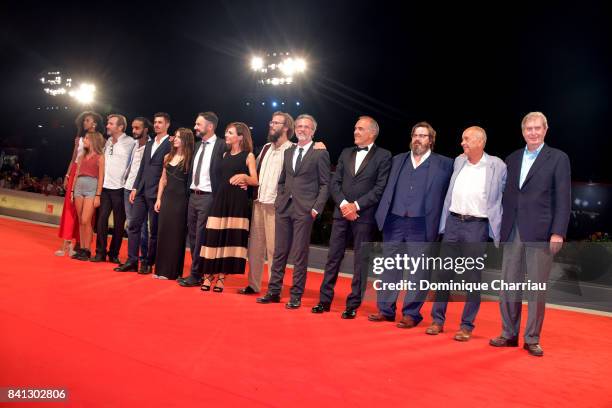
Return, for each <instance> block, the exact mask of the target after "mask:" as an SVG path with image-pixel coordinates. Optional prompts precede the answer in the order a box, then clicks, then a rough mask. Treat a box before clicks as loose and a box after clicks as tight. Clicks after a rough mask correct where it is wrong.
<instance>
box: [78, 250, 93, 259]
mask: <svg viewBox="0 0 612 408" xmlns="http://www.w3.org/2000/svg"><path fill="white" fill-rule="evenodd" d="M90 256H91V252H90V251H89V250H88V249H81V251H80V252H79V253H78V255H77V256H76V257H75V258H74V259H76V260H77V261H89V260H90Z"/></svg>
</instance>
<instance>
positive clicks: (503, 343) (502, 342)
mask: <svg viewBox="0 0 612 408" xmlns="http://www.w3.org/2000/svg"><path fill="white" fill-rule="evenodd" d="M489 345H490V346H493V347H518V339H507V338H505V337H504V336H499V337H496V338H494V339H491V340H489Z"/></svg>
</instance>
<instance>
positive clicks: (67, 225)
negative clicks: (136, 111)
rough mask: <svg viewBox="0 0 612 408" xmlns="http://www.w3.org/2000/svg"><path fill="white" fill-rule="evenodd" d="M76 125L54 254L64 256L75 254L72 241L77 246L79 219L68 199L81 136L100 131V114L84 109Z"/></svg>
mask: <svg viewBox="0 0 612 408" xmlns="http://www.w3.org/2000/svg"><path fill="white" fill-rule="evenodd" d="M74 123H75V125H76V127H77V135H76V137H75V138H74V145H73V148H72V157H71V158H70V164H69V165H68V171H67V172H66V176H65V177H64V191H66V195H65V197H64V207H63V208H62V217H61V218H60V226H59V232H58V235H59V237H60V238H62V239H63V243H62V247H61V248H60V249H59V250H57V251H55V255H57V256H64V254H66V253H68V254H69V255H70V256H75V254H76V253H75V246H74V245H73V243H72V240H73V239H74V240H75V241H76V247H77V248H78V246H79V221H78V219H77V213H76V208H75V206H74V203H73V202H72V200H71V199H70V192H71V191H72V189H73V186H74V180H75V178H76V169H77V165H76V162H77V158H78V157H80V156H81V155H82V154H83V137H84V136H85V134H86V133H87V132H89V131H100V130H101V129H102V126H103V123H102V116H100V115H99V114H98V113H96V112H92V111H85V112H83V113H81V114H80V115H79V116H78V117H77V118H76V120H75V122H74Z"/></svg>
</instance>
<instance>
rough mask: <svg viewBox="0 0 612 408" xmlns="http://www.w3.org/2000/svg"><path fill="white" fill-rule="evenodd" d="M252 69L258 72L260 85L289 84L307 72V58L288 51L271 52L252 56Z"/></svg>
mask: <svg viewBox="0 0 612 408" xmlns="http://www.w3.org/2000/svg"><path fill="white" fill-rule="evenodd" d="M251 70H252V71H253V72H255V73H256V74H257V76H258V78H257V82H258V83H259V84H260V85H264V86H274V87H276V86H287V85H292V84H294V83H295V81H296V78H297V77H301V76H303V74H304V73H305V72H306V60H305V59H304V58H301V57H294V56H292V55H291V54H290V53H288V52H270V53H268V54H266V55H265V56H258V55H257V56H253V57H251Z"/></svg>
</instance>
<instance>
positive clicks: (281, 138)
mask: <svg viewBox="0 0 612 408" xmlns="http://www.w3.org/2000/svg"><path fill="white" fill-rule="evenodd" d="M291 136H293V118H292V117H291V115H289V114H288V113H285V112H280V111H279V112H274V113H273V114H272V120H271V121H270V123H269V130H268V141H269V143H267V144H266V145H265V146H264V147H263V149H262V150H261V153H260V154H259V156H257V175H258V177H259V187H258V188H256V189H255V191H254V193H253V218H252V221H251V232H250V239H249V253H248V257H249V284H248V286H247V287H245V288H242V289H240V290H239V291H238V293H240V294H242V295H250V294H254V293H259V290H260V288H261V275H262V274H263V269H264V256H266V257H267V259H268V274H269V273H270V271H271V270H272V259H273V257H274V239H275V234H274V232H275V222H274V217H275V213H276V211H275V210H274V200H276V193H277V189H278V179H279V177H280V175H281V171H282V169H283V162H284V156H285V150H287V149H289V148H290V147H292V146H293V143H291V142H290V141H289V139H291Z"/></svg>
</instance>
